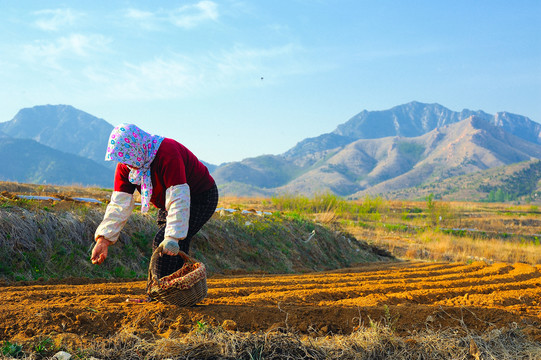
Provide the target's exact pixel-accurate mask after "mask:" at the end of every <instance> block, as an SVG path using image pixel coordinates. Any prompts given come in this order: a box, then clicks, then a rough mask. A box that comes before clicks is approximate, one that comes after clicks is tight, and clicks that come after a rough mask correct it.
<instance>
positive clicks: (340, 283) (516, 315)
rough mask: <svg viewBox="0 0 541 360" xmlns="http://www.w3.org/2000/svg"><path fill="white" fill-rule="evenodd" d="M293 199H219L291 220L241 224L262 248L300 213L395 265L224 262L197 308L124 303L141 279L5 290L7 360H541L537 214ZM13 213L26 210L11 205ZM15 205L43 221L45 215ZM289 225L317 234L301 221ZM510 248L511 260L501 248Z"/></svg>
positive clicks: (25, 282)
mask: <svg viewBox="0 0 541 360" xmlns="http://www.w3.org/2000/svg"><path fill="white" fill-rule="evenodd" d="M6 195H7V194H6ZM6 198H7V196H6ZM290 200H291V199H276V200H275V201H270V200H268V199H266V200H265V199H259V200H258V199H222V203H221V204H220V205H222V206H223V207H225V208H236V209H238V210H242V209H248V208H249V209H255V210H264V209H266V210H270V211H272V212H280V213H282V214H289V215H288V217H284V216H285V215H282V216H281V217H278V218H277V220H275V222H268V221H270V220H264V219H259V218H257V217H253V216H252V217H246V218H244V220H242V221H241V224H244V225H245V227H247V228H249V229H250V230H249V231H250V234H252V235H251V236H252V237H253V239H256V240H257V241H263V240H260V239H259V237H258V236H259V235H258V234H257V231H256V230H257V229H260V231H264V233H265V234H267V236H271V235H272V234H273V232H271V231H269V227H271V226H277V224H282V225H283V224H290V223H289V222H287V221H289V220H287V221H286V220H285V219H286V218H293V219H296V218H297V217H299V216H300V217H305V218H306V219H308V220H306V221H308V222H313V223H314V224H319V225H318V226H323V227H325V228H329V229H334V230H333V231H334V232H336V231H337V229H341V230H340V231H344V234H345V233H349V234H355V237H356V238H357V239H359V241H360V243H359V244H360V245H356V246H357V247H356V248H359V249H360V250H367V249H373V248H372V247H373V246H375V245H377V246H379V247H381V248H385V249H386V250H387V251H388V252H392V253H394V254H395V255H396V258H392V257H385V256H382V255H381V254H384V253H385V251H384V250H381V252H379V253H378V252H373V251H372V250H371V251H372V252H370V251H369V252H368V253H370V254H371V255H370V256H371V259H372V260H367V261H366V262H365V261H362V262H361V261H358V262H357V263H352V258H349V260H348V263H346V262H344V263H342V265H340V263H338V262H336V260H333V261H334V264H335V265H334V266H333V268H334V269H326V270H325V269H322V270H317V271H316V270H309V269H308V268H307V267H304V268H301V267H300V265H299V264H300V263H301V262H302V258H301V262H299V263H296V264H293V265H292V267H289V268H288V267H286V266H280V267H269V266H267V265H265V264H264V261H262V260H261V259H257V261H255V262H251V263H250V264H251V265H250V266H252V270H251V271H247V270H246V269H244V270H243V269H242V267H243V266H244V265H237V266H238V267H237V268H234V267H230V268H228V269H222V270H220V269H219V267H218V265H214V267H213V268H214V269H215V270H214V271H212V272H211V273H210V274H209V275H210V276H209V278H208V287H209V294H208V296H207V298H206V299H205V300H204V301H203V302H202V303H201V304H199V305H197V306H195V307H191V308H177V307H174V306H169V305H164V304H161V303H158V302H150V303H148V302H143V303H134V302H127V301H126V300H127V299H128V298H130V299H141V298H144V295H145V285H146V283H145V281H144V279H141V278H140V277H135V278H132V279H126V278H121V277H118V276H117V277H114V276H113V277H111V276H93V277H82V276H77V277H67V278H66V277H64V278H62V277H58V276H51V277H47V276H42V277H37V278H26V279H22V280H19V281H12V280H7V281H3V282H2V283H1V287H0V288H1V290H2V295H3V296H2V299H0V308H1V309H2V311H1V312H0V340H1V341H3V342H4V343H3V344H4V347H3V351H4V353H5V354H7V355H10V354H11V355H14V354H15V352H14V351H13V352H11V350H10V349H19V348H17V347H15V348H13V346H15V345H16V346H19V347H20V349H21V351H22V353H24V354H34V356H37V357H39V356H46V355H52V354H53V353H54V352H55V351H57V350H59V349H65V350H68V351H70V352H72V353H73V354H77V356H79V358H89V357H90V356H93V357H95V358H133V359H139V358H141V359H143V358H165V357H171V358H188V357H192V358H243V359H244V358H245V359H253V358H284V357H286V355H287V354H290V355H289V356H293V355H292V354H296V356H293V357H295V358H352V359H353V358H358V359H363V358H366V359H368V358H374V359H376V358H385V357H386V356H393V357H394V358H397V359H402V358H404V359H406V358H420V357H421V358H423V357H424V358H442V359H443V358H467V357H472V358H476V356H477V358H484V357H487V356H489V355H490V356H492V357H495V358H500V359H505V358H509V359H511V358H529V359H538V358H540V356H541V355H540V354H541V345H540V343H541V330H540V329H541V266H540V265H539V261H538V260H537V259H538V258H536V257H535V256H538V255H537V254H538V253H539V251H538V249H539V245H538V243H536V236H537V234H536V231H538V229H539V228H538V227H537V224H538V223H537V222H538V221H539V214H538V212H537V211H538V210H537V208H536V207H533V206H528V205H525V206H522V207H519V206H516V205H510V204H498V205H492V206H488V205H486V204H484V205H483V204H473V203H472V204H450V203H431V202H425V203H421V202H418V203H399V202H386V201H380V200H377V199H366V200H365V201H364V205H363V203H360V204H357V205H358V206H360V207H359V208H353V207H349V208H346V206H352V204H351V203H349V202H348V203H342V202H339V201H338V200H337V199H334V200H335V201H338V202H336V203H334V204H331V202H330V200H332V198H328V199H327V200H329V201H327V202H326V203H325V204H324V205H322V206H321V207H320V208H317V207H314V205H315V202H313V201H312V202H309V203H304V202H303V201H304V200H306V199H304V200H303V199H297V200H295V202H294V203H288V202H289V201H290ZM4 204H8V205H9V206H13V207H15V206H16V205H17V204H16V203H14V202H13V200H11V202H8V201H7V200H6V202H4ZM303 204H304V205H303ZM8 205H5V206H4V207H8ZM18 205H21V206H26V207H34V209H33V211H40V210H39V209H37V208H39V207H40V206H41V207H43V206H44V205H39V204H33V203H32V204H29V203H24V204H18ZM301 205H302V206H301ZM306 205H310V206H306ZM354 205H355V204H354ZM368 205H370V206H368ZM48 206H49V207H51V205H50V204H49V205H48ZM70 206H73V205H70ZM293 206H296V208H293ZM362 206H365V207H364V208H362ZM56 207H58V208H60V204H58V205H56ZM309 207H310V209H311V210H308V208H309ZM352 209H353V210H352ZM355 209H356V210H355ZM8 211H11V212H13V211H14V209H13V208H8ZM55 211H60V210H59V209H57V210H55ZM62 211H63V210H62ZM70 211H71V210H70ZM88 213H91V211H90V210H89V211H88V212H87V213H85V214H88ZM26 215H27V213H25V216H26ZM246 216H249V215H246ZM231 219H233V217H232V215H224V216H223V217H222V216H219V215H217V218H216V219H213V223H211V224H210V225H209V226H210V227H209V228H207V229H204V231H205V234H206V235H205V236H206V237H208V238H211V239H213V238H215V237H217V236H218V234H219V232H220V231H221V232H223V231H224V227H220V226H218V225H219V224H225V225H224V226H225V228H226V229H233V227H234V226H233V225H234V224H237V223H232V222H231V223H228V222H229V221H233V220H231ZM258 219H259V220H258ZM248 221H249V222H250V225H247V224H248ZM258 221H263V222H262V223H261V224H262V225H261V224H260V223H259V222H258ZM265 221H267V222H265ZM458 223H460V224H461V225H462V226H461V227H460V228H459V227H458V226H456V225H457V224H458ZM254 224H256V225H257V224H260V225H257V226H254ZM291 224H298V226H302V227H306V226H307V225H306V224H307V223H305V222H300V221H299V220H293V222H292V223H291ZM263 225H265V226H263ZM235 226H236V225H235ZM258 226H259V227H258ZM288 226H289V225H288ZM313 229H315V233H316V236H317V235H319V234H322V233H323V229H322V228H319V227H317V228H312V227H308V228H307V229H306V231H307V232H308V233H309V231H312V230H313ZM445 229H451V230H452V229H455V230H453V231H446V230H445ZM461 229H462V230H461ZM464 229H466V230H464ZM459 230H461V231H459ZM228 231H229V230H228ZM277 234H278V236H282V235H280V234H282V233H281V232H277ZM297 235H298V236H301V237H303V239H305V236H306V234H304V233H299V234H297ZM239 236H240V235H239ZM329 236H330V235H329ZM230 237H231V236H230ZM342 237H343V236H342ZM447 237H450V238H447ZM329 239H331V238H330V237H329ZM449 239H450V240H449ZM203 240H204V239H203V238H201V239H199V241H200V242H203ZM218 240H220V241H222V242H224V241H226V240H228V239H227V238H222V239H218ZM324 240H325V241H327V240H326V239H323V238H322V237H320V238H319V240H318V239H317V237H316V238H315V241H314V242H308V243H305V242H304V241H303V242H302V244H303V245H302V246H310V247H313V248H316V247H319V248H325V246H323V242H322V241H324ZM346 240H347V239H346ZM451 240H452V241H451ZM4 241H5V240H4ZM246 241H248V242H247V244H248V243H249V241H250V240H246ZM318 241H319V242H320V243H318ZM328 241H338V240H332V239H331V240H328ZM364 241H369V242H370V244H368V245H369V246H368V247H367V246H365V245H366V244H365V245H363V244H364V243H363V242H364ZM347 244H348V241H345V240H344V243H343V245H340V249H341V250H340V251H344V252H347V251H348V250H347V249H348V248H347V246H348V245H347ZM441 244H445V246H444V247H443V246H442V245H441ZM472 244H475V245H479V247H478V248H477V249H481V248H482V249H484V252H483V253H480V252H479V253H474V252H471V251H480V250H475V249H476V247H475V246H473V245H472ZM194 245H195V244H194ZM207 245H208V246H207V247H202V246H201V245H200V246H199V247H197V246H195V247H194V250H196V251H197V252H198V253H199V254H200V255H201V256H207V257H208V262H209V264H210V265H213V264H214V263H215V262H216V259H215V258H212V257H211V256H210V255H209V254H208V252H210V251H211V250H209V249H213V250H212V251H215V250H214V249H215V248H213V247H212V246H210V244H207ZM361 245H362V246H361ZM436 245H438V246H436ZM488 245H490V246H488ZM223 246H229V245H223V244H222V247H223ZM253 246H254V249H259V248H260V247H258V246H259V245H258V244H255V245H253ZM265 246H267V247H268V246H269V245H265ZM504 246H511V247H510V249H512V251H510V252H509V253H507V252H504V251H502V249H503V248H504ZM459 247H460V249H462V250H461V251H458V249H459ZM489 247H492V251H488V250H486V248H489ZM319 248H318V249H319ZM298 249H299V250H298V252H297V250H296V249H294V248H292V250H291V252H288V253H287V254H288V255H287V256H289V257H297V256H301V255H302V251H306V254H307V255H306V256H307V257H306V261H305V262H310V263H311V262H314V263H317V262H319V263H321V264H324V263H325V262H326V261H331V259H330V258H329V259H326V258H325V252H321V251H319V250H318V251H315V250H314V249H312V250H310V248H308V247H306V248H305V247H299V248H298ZM216 251H217V250H216ZM271 253H272V252H269V253H268V254H266V253H261V255H262V257H264V255H269V254H271ZM511 253H513V254H514V255H511ZM293 254H294V256H293ZM269 256H270V255H269ZM284 256H286V255H284ZM333 256H334V255H333ZM344 256H345V255H344ZM363 256H364V255H363ZM366 256H368V255H366ZM513 256H515V258H513ZM269 258H270V257H269ZM272 259H273V261H274V262H276V261H280V259H281V258H280V257H272ZM252 260H253V259H252V258H248V259H246V261H249V262H250V261H252ZM232 264H233V263H232ZM256 266H260V267H259V268H257V267H256ZM211 267H212V266H211ZM263 268H265V269H266V270H263ZM280 269H283V270H286V271H285V272H281V271H280ZM288 269H289V270H288ZM295 269H302V270H299V271H295ZM113 273H114V272H113ZM125 273H126V272H120V273H118V274H125ZM19 274H20V275H18V276H22V275H24V274H25V273H23V272H20V273H19ZM21 274H22V275H21ZM56 275H57V274H56ZM25 276H26V275H25ZM9 346H12V347H9ZM22 353H19V354H22ZM517 354H518V355H517Z"/></svg>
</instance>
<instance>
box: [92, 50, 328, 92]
mask: <svg viewBox="0 0 541 360" xmlns="http://www.w3.org/2000/svg"><path fill="white" fill-rule="evenodd" d="M305 58H306V57H305V54H304V50H303V49H302V48H300V47H298V46H295V45H291V44H288V45H284V46H281V47H275V48H268V49H258V48H255V49H254V48H245V47H241V46H237V47H235V48H233V49H232V50H229V51H223V52H220V53H214V54H206V55H202V56H185V55H172V56H168V57H167V58H162V57H160V58H155V59H153V60H150V61H145V62H141V63H124V64H123V66H122V68H117V67H115V68H108V69H100V68H97V67H89V68H87V69H86V70H85V72H84V75H85V76H86V78H87V80H88V81H89V82H91V83H94V84H96V86H98V87H101V88H103V89H104V90H103V93H106V94H107V96H108V97H109V98H113V99H123V100H153V99H179V98H185V97H186V96H192V95H198V94H201V93H210V92H213V91H220V90H223V89H232V88H242V87H253V86H260V84H261V81H260V77H261V76H264V77H265V83H267V84H268V83H273V82H280V81H284V78H286V77H288V76H292V75H296V74H306V73H311V72H315V71H320V70H321V68H315V67H314V66H308V65H307V63H306V61H305V60H303V59H305Z"/></svg>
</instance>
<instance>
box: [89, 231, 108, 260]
mask: <svg viewBox="0 0 541 360" xmlns="http://www.w3.org/2000/svg"><path fill="white" fill-rule="evenodd" d="M111 244H112V242H111V241H109V240H107V239H106V238H104V237H103V236H100V237H98V238H97V239H96V245H94V249H92V257H91V258H90V260H91V261H92V264H96V265H99V264H101V263H102V262H104V261H105V259H106V258H107V248H108V247H109V246H110V245H111Z"/></svg>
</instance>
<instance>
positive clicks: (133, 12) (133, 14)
mask: <svg viewBox="0 0 541 360" xmlns="http://www.w3.org/2000/svg"><path fill="white" fill-rule="evenodd" d="M125 16H126V17H127V18H129V19H135V20H148V19H152V18H153V17H154V13H152V12H150V11H142V10H137V9H127V10H126V11H125Z"/></svg>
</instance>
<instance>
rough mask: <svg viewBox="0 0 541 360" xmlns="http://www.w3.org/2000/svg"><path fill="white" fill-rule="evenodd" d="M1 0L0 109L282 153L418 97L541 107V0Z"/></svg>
mask: <svg viewBox="0 0 541 360" xmlns="http://www.w3.org/2000/svg"><path fill="white" fill-rule="evenodd" d="M0 6H1V9H2V11H1V14H2V21H0V54H1V55H0V79H1V84H2V86H1V88H0V122H3V121H8V120H10V119H12V118H13V116H14V115H15V114H16V113H17V111H18V110H20V109H22V108H25V107H32V106H35V105H43V104H69V105H73V106H74V107H76V108H78V109H80V110H83V111H86V112H88V113H90V114H92V115H94V116H97V117H100V118H103V119H105V120H106V121H108V122H109V123H111V124H113V125H116V124H118V123H121V122H130V123H135V124H137V125H139V126H140V127H141V128H143V129H144V130H146V131H148V132H151V133H154V134H160V135H165V136H167V137H172V138H175V139H176V140H178V141H180V142H182V143H184V144H185V145H186V146H188V147H189V148H190V149H191V150H192V151H193V152H194V153H195V154H196V155H197V156H198V157H199V158H201V159H202V160H205V161H208V162H211V163H213V164H220V163H222V162H228V161H239V160H241V159H244V158H247V157H254V156H259V155H262V154H280V153H283V152H285V151H287V150H288V149H290V148H291V147H293V146H294V145H295V144H296V143H297V142H298V141H300V140H302V139H304V138H307V137H313V136H317V135H320V134H322V133H326V132H330V131H332V130H334V129H335V128H336V126H337V125H339V124H341V123H344V122H345V121H347V120H348V119H349V118H350V117H352V116H354V115H355V114H357V113H359V112H360V111H362V110H365V109H366V110H385V109H389V108H391V107H393V106H396V105H401V104H404V103H407V102H410V101H413V100H416V101H420V102H426V103H439V104H441V105H443V106H445V107H447V108H449V109H451V110H454V111H460V110H462V109H464V108H467V109H471V110H483V111H486V112H488V113H491V114H494V113H496V112H499V111H508V112H512V113H516V114H520V115H525V116H528V117H529V118H531V119H532V120H534V121H537V122H541V1H534V0H532V1H523V0H517V1H507V0H506V1H499V0H490V1H488V0H486V1H484V0H480V1H471V0H468V1H463V0H457V1H434V0H431V1H423V0H418V1H414V0H411V1H408V0H404V1H398V0H396V1H386V0H378V1H364V0H334V1H330V0H329V1H327V0H289V1H285V0H273V1H267V0H261V1H248V0H246V1H243V0H212V1H211V0H203V1H197V0H196V1H173V0H168V1H163V0H161V1H160V0H157V1H99V0H97V1H84V2H83V1H46V0H41V1H5V0H0ZM104 152H105V144H104Z"/></svg>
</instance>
